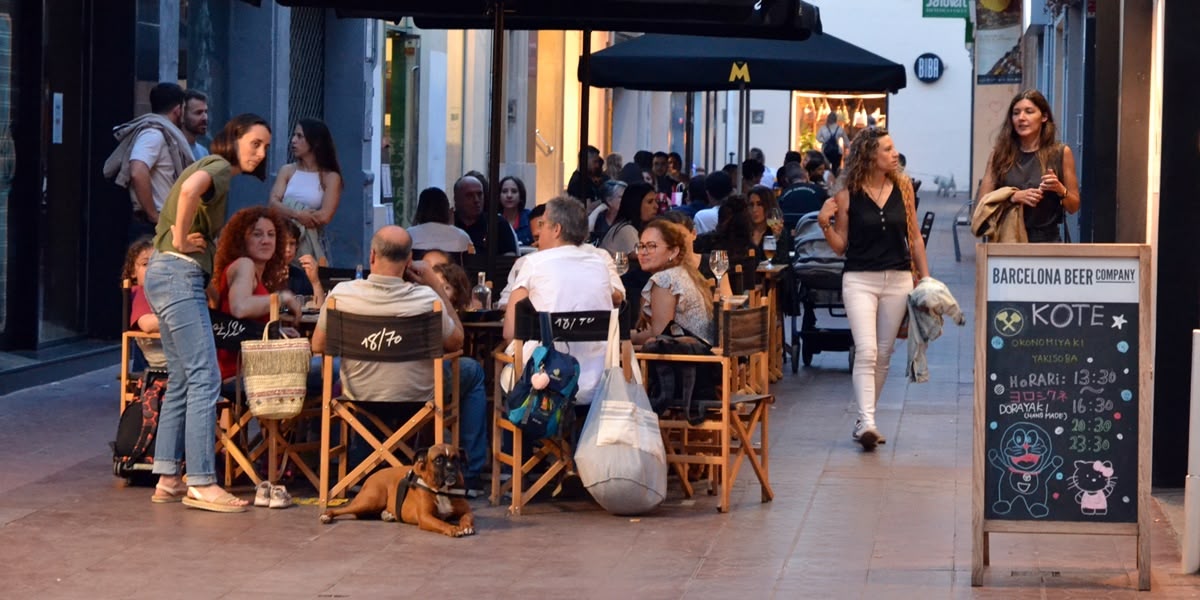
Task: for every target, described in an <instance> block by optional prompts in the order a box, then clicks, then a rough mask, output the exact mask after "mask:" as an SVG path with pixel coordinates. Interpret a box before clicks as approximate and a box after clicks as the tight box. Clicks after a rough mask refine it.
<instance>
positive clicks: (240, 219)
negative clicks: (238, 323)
mask: <svg viewBox="0 0 1200 600" xmlns="http://www.w3.org/2000/svg"><path fill="white" fill-rule="evenodd" d="M284 231H285V230H284V224H283V219H282V218H281V217H280V216H279V214H277V213H275V212H274V211H272V210H270V209H269V208H267V207H266V206H254V207H250V208H245V209H242V210H239V211H237V212H236V213H234V214H233V217H231V218H230V219H229V223H228V224H227V225H226V226H225V229H224V230H223V231H222V232H221V239H220V241H219V243H218V245H217V256H216V258H215V259H214V260H213V265H214V268H213V272H214V273H216V276H215V277H213V286H214V288H215V290H216V293H217V310H220V311H221V312H223V313H226V314H229V315H231V316H233V317H235V318H238V319H255V320H258V321H260V322H263V323H266V322H267V321H268V320H269V318H270V315H271V298H270V296H271V294H272V293H273V292H278V293H279V299H280V302H281V304H282V305H283V306H284V307H286V308H287V309H288V310H290V311H291V312H292V314H295V315H299V314H300V309H301V307H300V302H299V301H298V300H297V298H296V295H295V294H293V293H292V292H291V291H290V290H288V289H287V265H286V264H285V263H284V258H285V257H284V244H285V243H286V238H287V235H286V233H284ZM217 362H218V364H219V365H220V367H221V379H229V378H230V377H233V376H234V375H237V363H238V353H237V352H233V351H229V350H221V349H217Z"/></svg>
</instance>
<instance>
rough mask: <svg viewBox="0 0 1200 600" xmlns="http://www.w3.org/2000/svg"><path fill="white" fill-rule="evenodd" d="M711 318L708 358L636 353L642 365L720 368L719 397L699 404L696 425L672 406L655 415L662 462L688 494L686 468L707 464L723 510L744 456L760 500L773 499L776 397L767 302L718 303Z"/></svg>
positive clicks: (689, 495)
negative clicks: (713, 342)
mask: <svg viewBox="0 0 1200 600" xmlns="http://www.w3.org/2000/svg"><path fill="white" fill-rule="evenodd" d="M716 319H717V346H716V347H714V348H713V355H711V356H703V355H683V354H649V353H645V352H638V353H637V354H636V355H635V356H636V357H637V358H638V359H639V360H641V361H643V363H642V364H643V365H645V364H646V363H645V362H644V361H649V360H661V361H678V362H690V363H697V367H698V368H704V367H705V366H708V365H711V366H714V367H716V366H719V367H720V369H721V389H720V392H719V394H720V397H719V398H718V399H717V400H716V401H703V400H702V401H700V402H699V406H700V408H701V409H702V412H703V420H702V421H701V422H700V423H698V424H695V425H693V424H692V423H691V422H689V421H688V419H687V415H684V414H680V411H675V410H672V411H669V412H668V413H667V414H664V415H663V416H662V417H661V418H660V419H659V427H660V428H661V429H662V432H663V443H664V444H665V446H666V451H667V463H668V464H671V465H673V466H674V468H675V471H676V473H677V474H678V475H679V478H680V481H681V483H682V485H683V490H684V494H685V495H687V496H688V497H691V496H692V493H693V489H692V485H691V482H690V481H689V479H688V476H689V469H688V467H689V466H690V465H702V466H708V467H709V471H710V493H713V490H712V486H713V484H715V485H716V487H717V488H718V489H719V490H720V501H719V504H718V506H717V510H718V511H720V512H727V511H728V510H729V495H730V491H731V489H732V487H733V483H734V481H736V480H737V475H738V470H739V469H740V468H741V465H742V462H743V461H744V460H748V461H749V463H750V466H751V468H752V469H753V470H754V473H755V474H756V475H757V476H758V481H759V485H760V487H761V489H762V501H763V502H770V501H771V500H772V499H773V498H774V495H775V494H774V492H773V491H772V490H771V481H770V475H769V468H768V467H769V462H768V456H769V447H770V444H769V433H770V405H771V404H773V403H774V401H775V397H774V396H773V395H771V393H770V390H769V386H770V383H769V374H768V372H767V367H768V354H767V353H768V348H769V339H768V336H769V327H770V324H769V308H768V306H767V303H766V300H765V299H759V300H758V301H757V302H754V303H752V304H751V307H750V308H740V309H735V308H731V307H730V306H728V305H726V306H723V307H722V308H721V309H720V310H719V311H718V312H717V314H716ZM743 360H744V361H745V363H744V364H743V363H742V361H743ZM756 433H757V434H758V440H757V442H756V441H755V439H754V437H755V434H756ZM714 470H715V473H714ZM717 477H719V478H720V482H719V483H717V482H716V478H717Z"/></svg>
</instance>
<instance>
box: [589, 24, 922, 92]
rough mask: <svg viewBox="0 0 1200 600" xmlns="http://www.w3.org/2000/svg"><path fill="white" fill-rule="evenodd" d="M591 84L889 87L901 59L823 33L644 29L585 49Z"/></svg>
mask: <svg viewBox="0 0 1200 600" xmlns="http://www.w3.org/2000/svg"><path fill="white" fill-rule="evenodd" d="M589 83H590V84H591V85H593V86H596V87H621V88H627V89H633V90H651V91H674V92H686V91H711V90H735V89H739V88H741V87H742V86H743V85H745V87H746V88H748V89H752V90H811V91H821V92H882V91H891V92H895V91H897V90H899V89H901V88H903V87H904V86H905V84H906V77H905V70H904V66H903V65H900V64H897V63H894V62H892V61H890V60H888V59H886V58H883V57H881V56H879V55H877V54H873V53H871V52H868V51H866V50H863V49H862V48H859V47H858V46H855V45H854V44H851V43H848V42H845V41H842V40H840V39H838V38H836V37H834V36H832V35H829V34H818V35H813V36H812V37H810V38H808V39H807V40H805V41H802V42H797V41H785V40H773V39H742V38H719V39H718V38H707V37H698V36H684V35H665V34H648V35H643V36H640V37H636V38H634V39H632V40H629V41H626V42H622V43H619V44H616V45H613V46H612V47H610V48H606V49H604V50H600V51H599V52H595V53H593V54H592V59H591V80H590V81H589Z"/></svg>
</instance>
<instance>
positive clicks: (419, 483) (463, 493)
mask: <svg viewBox="0 0 1200 600" xmlns="http://www.w3.org/2000/svg"><path fill="white" fill-rule="evenodd" d="M416 475H417V473H416V471H409V472H408V478H409V485H410V486H412V487H419V488H421V489H423V490H425V491H427V492H430V493H433V494H436V495H438V496H452V497H460V498H466V497H467V490H445V491H442V490H438V489H434V488H432V487H430V485H429V484H428V483H425V480H424V479H421V478H420V477H417V476H416Z"/></svg>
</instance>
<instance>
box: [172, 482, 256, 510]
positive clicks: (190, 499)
mask: <svg viewBox="0 0 1200 600" xmlns="http://www.w3.org/2000/svg"><path fill="white" fill-rule="evenodd" d="M233 500H237V496H234V495H233V494H230V493H229V492H222V494H221V495H220V496H218V497H217V499H216V500H205V499H204V497H203V496H201V495H200V492H199V491H197V490H196V488H194V487H189V488H188V490H187V496H186V497H185V498H184V499H183V505H184V506H187V507H191V508H198V509H200V510H208V511H212V512H219V513H239V512H246V507H245V506H241V505H238V504H230V501H233Z"/></svg>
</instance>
